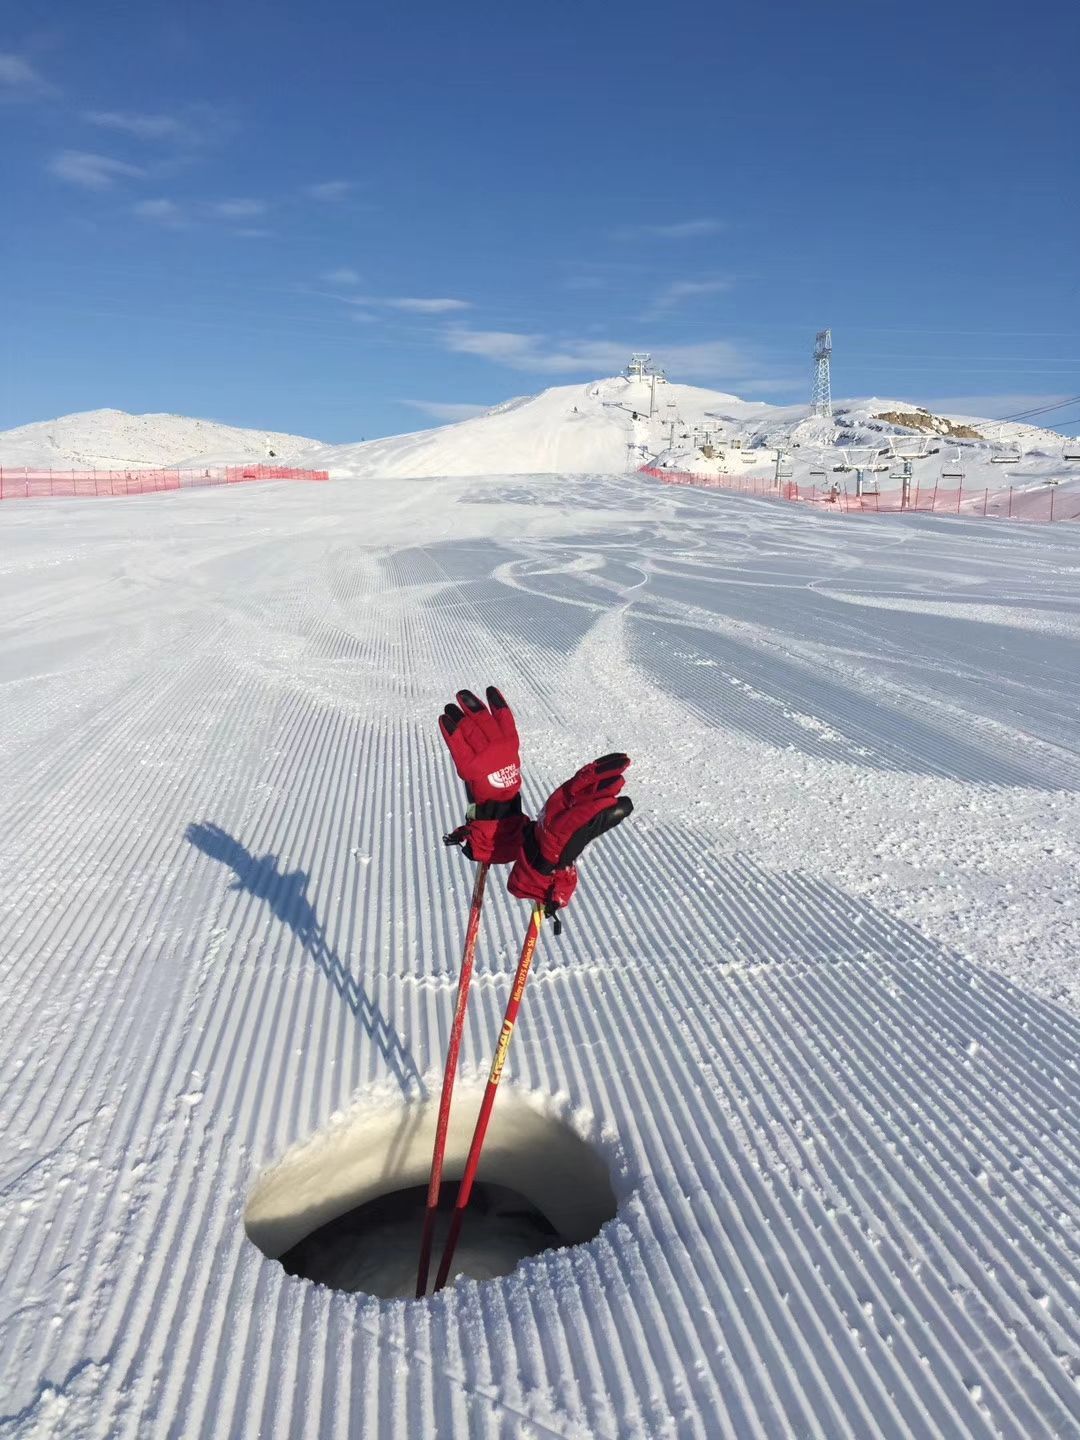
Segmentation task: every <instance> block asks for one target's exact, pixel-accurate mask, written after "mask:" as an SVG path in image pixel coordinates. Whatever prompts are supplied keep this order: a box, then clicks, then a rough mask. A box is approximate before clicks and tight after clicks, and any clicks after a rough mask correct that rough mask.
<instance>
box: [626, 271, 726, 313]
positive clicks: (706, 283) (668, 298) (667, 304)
mask: <svg viewBox="0 0 1080 1440" xmlns="http://www.w3.org/2000/svg"><path fill="white" fill-rule="evenodd" d="M730 289H731V281H730V280H719V279H717V280H674V281H672V283H671V284H670V285H665V286H664V288H663V289H662V290H661V291H660V293H659V294H658V295H657V297H656V299H655V300H654V301H653V302H652V304H651V305H650V306H649V308H648V309H647V310H646V311H645V312H644V313H645V317H646V319H648V318H650V317H652V316H656V315H663V314H666V313H667V312H668V311H670V310H676V309H678V307H679V306H680V305H682V304H683V303H684V302H685V301H688V300H703V299H704V298H705V297H706V296H707V295H720V294H722V293H723V292H724V291H725V290H730Z"/></svg>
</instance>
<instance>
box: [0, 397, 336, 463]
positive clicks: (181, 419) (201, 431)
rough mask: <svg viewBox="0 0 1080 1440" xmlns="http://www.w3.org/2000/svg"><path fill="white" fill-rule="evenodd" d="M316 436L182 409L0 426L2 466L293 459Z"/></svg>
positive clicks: (86, 415) (95, 412)
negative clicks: (249, 426) (224, 421)
mask: <svg viewBox="0 0 1080 1440" xmlns="http://www.w3.org/2000/svg"><path fill="white" fill-rule="evenodd" d="M316 444H317V441H314V440H310V439H306V438H305V437H304V436H303V435H283V434H280V433H279V432H278V431H275V430H245V429H242V428H240V427H239V426H236V425H220V424H218V422H217V421H216V420H192V419H189V418H188V417H187V416H186V415H129V414H128V413H127V411H126V410H87V411H82V412H80V413H79V414H76V415H62V416H61V417H60V418H59V419H57V420H39V421H35V422H34V424H32V425H19V426H17V427H16V428H15V429H14V430H3V431H0V465H3V466H4V467H5V468H8V467H10V468H12V469H14V468H17V467H22V466H24V465H25V466H28V467H29V468H30V469H43V470H49V469H58V470H68V469H72V468H74V469H98V470H108V469H112V468H114V467H116V466H127V465H185V464H190V465H196V464H200V463H202V464H211V463H214V464H231V463H233V462H235V463H240V462H242V461H244V460H265V459H266V458H267V457H268V456H269V454H270V451H271V450H272V451H273V452H274V455H275V457H276V458H277V459H279V460H291V459H293V458H294V457H295V456H296V455H298V454H299V453H300V452H301V451H303V450H310V449H311V448H312V446H314V445H316Z"/></svg>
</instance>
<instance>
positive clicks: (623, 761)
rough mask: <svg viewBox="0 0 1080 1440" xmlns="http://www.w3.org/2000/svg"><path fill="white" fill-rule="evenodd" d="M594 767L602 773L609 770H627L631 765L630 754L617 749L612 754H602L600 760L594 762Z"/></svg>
mask: <svg viewBox="0 0 1080 1440" xmlns="http://www.w3.org/2000/svg"><path fill="white" fill-rule="evenodd" d="M592 764H593V769H594V770H596V771H598V772H599V773H601V774H606V773H607V772H608V771H609V770H619V771H622V770H627V769H629V767H630V756H629V755H624V754H623V753H622V751H621V750H615V751H613V752H612V753H611V754H610V755H601V756H600V759H599V760H594V761H593V762H592Z"/></svg>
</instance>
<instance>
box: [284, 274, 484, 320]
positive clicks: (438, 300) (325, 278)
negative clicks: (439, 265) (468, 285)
mask: <svg viewBox="0 0 1080 1440" xmlns="http://www.w3.org/2000/svg"><path fill="white" fill-rule="evenodd" d="M319 278H320V279H321V280H322V282H323V283H324V284H326V285H336V286H339V287H341V289H342V290H344V291H345V293H344V294H340V293H331V294H328V293H327V292H326V291H321V290H314V291H312V292H311V293H312V294H314V295H321V296H322V297H323V298H324V299H327V300H336V301H338V303H339V304H341V305H357V306H362V307H363V308H364V309H365V310H371V309H375V310H401V311H404V312H405V313H406V314H410V315H452V314H455V313H459V312H461V311H463V310H471V309H472V302H471V301H469V300H458V299H455V298H453V297H452V296H449V295H430V296H427V295H364V294H362V293H360V292H359V291H357V290H356V289H355V287H356V286H357V285H359V283H360V276H359V274H358V273H357V271H355V270H353V269H352V268H351V267H349V266H347V265H343V266H340V267H339V268H338V269H336V270H327V271H325V272H324V273H323V274H322V275H321V276H320V277H319Z"/></svg>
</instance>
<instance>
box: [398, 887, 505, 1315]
mask: <svg viewBox="0 0 1080 1440" xmlns="http://www.w3.org/2000/svg"><path fill="white" fill-rule="evenodd" d="M487 875H488V866H487V865H486V864H482V865H478V866H477V867H476V880H475V881H474V882H473V893H472V903H471V905H470V906H469V923H468V926H467V928H466V930H465V948H464V950H463V952H462V956H461V973H460V974H459V976H458V989H457V1005H456V1007H455V1009H454V1022H453V1024H452V1026H451V1027H450V1044H449V1045H448V1047H447V1051H446V1067H445V1069H444V1071H443V1084H442V1095H441V1096H440V1097H439V1118H438V1122H437V1124H436V1126H435V1146H434V1149H433V1150H432V1153H431V1175H430V1177H429V1179H428V1193H427V1209H426V1210H425V1212H424V1230H423V1234H422V1236H421V1239H420V1264H419V1267H418V1269H417V1272H416V1298H417V1299H418V1300H419V1299H421V1297H422V1296H423V1295H424V1293H425V1292H426V1290H427V1280H428V1268H429V1267H430V1265H431V1247H432V1243H433V1241H434V1239H435V1217H436V1215H437V1214H438V1209H439V1191H440V1190H441V1188H442V1172H443V1156H444V1155H445V1153H446V1131H447V1128H448V1127H449V1124H450V1101H451V1099H452V1097H453V1094H454V1081H455V1079H456V1078H457V1067H458V1056H459V1055H460V1053H461V1036H462V1033H463V1031H464V1029H465V1008H466V1006H467V1004H468V1000H469V984H470V982H471V980H472V971H473V961H474V960H475V958H476V941H477V937H478V936H479V934H480V911H481V909H482V907H483V904H484V888H485V886H486V884H487Z"/></svg>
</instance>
